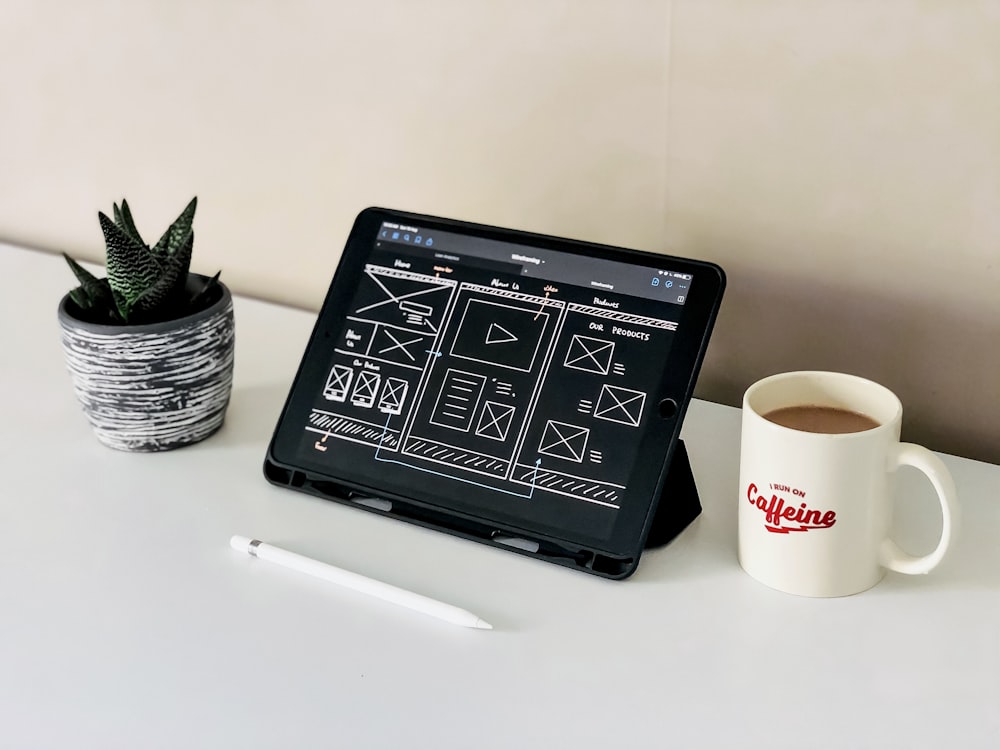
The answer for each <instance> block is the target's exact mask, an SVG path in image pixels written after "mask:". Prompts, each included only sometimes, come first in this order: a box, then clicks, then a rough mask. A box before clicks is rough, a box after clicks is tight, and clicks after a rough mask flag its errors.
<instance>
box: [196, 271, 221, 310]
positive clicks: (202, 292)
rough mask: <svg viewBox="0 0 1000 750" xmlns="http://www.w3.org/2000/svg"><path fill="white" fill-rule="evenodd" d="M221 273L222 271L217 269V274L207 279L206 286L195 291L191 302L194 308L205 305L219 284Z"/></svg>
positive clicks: (198, 308)
mask: <svg viewBox="0 0 1000 750" xmlns="http://www.w3.org/2000/svg"><path fill="white" fill-rule="evenodd" d="M221 274H222V271H216V273H215V276H213V277H212V278H210V279H209V280H208V281H206V282H205V286H203V287H202V288H201V289H199V290H198V291H197V292H195V293H194V295H193V296H192V297H191V302H190V303H189V304H190V306H191V307H192V308H193V309H195V310H200V309H201V308H202V306H203V305H205V303H206V302H207V301H208V298H209V296H210V295H211V294H212V292H213V291H214V290H215V289H216V288H217V287H218V286H219V276H220V275H221Z"/></svg>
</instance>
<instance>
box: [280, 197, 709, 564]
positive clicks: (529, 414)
mask: <svg viewBox="0 0 1000 750" xmlns="http://www.w3.org/2000/svg"><path fill="white" fill-rule="evenodd" d="M374 218H375V219H376V220H377V221H373V220H372V217H369V220H368V226H367V229H366V231H363V232H359V230H358V229H357V228H356V231H355V233H354V234H353V235H352V239H353V243H351V244H349V247H348V250H347V251H345V257H344V260H343V261H342V263H341V269H340V270H338V274H337V278H336V279H335V283H334V288H333V289H332V290H331V295H330V297H329V298H328V300H327V304H326V307H327V308H329V307H331V306H332V307H333V308H335V310H327V309H325V310H324V315H322V317H321V320H320V324H319V326H318V327H317V331H316V333H315V334H314V338H313V341H312V343H311V347H310V349H311V351H310V352H309V355H308V359H309V360H310V362H312V363H313V365H312V366H311V367H309V368H305V369H304V370H303V371H302V372H300V377H299V381H300V382H298V383H297V384H296V389H295V390H296V393H299V394H301V395H300V396H299V398H296V399H292V400H291V401H290V403H289V406H288V408H287V409H286V413H285V414H284V415H283V419H282V426H283V429H282V430H281V431H282V432H283V433H284V434H291V435H294V437H293V438H291V439H290V440H289V439H286V440H284V441H281V443H280V444H281V445H283V446H288V447H289V448H290V450H286V451H285V452H286V453H289V452H290V453H291V454H292V458H293V459H294V463H296V464H302V465H305V466H306V467H307V468H309V469H311V470H313V471H319V472H321V473H322V474H324V475H329V476H331V477H336V478H338V479H341V480H344V481H346V482H348V483H349V484H352V485H356V486H358V487H364V488H369V489H370V490H372V492H373V494H379V493H385V494H387V495H389V496H397V497H407V498H413V499H415V500H419V501H421V502H422V503H425V504H428V505H431V506H438V507H442V508H445V509H448V510H449V511H454V512H456V513H458V514H460V515H463V516H466V517H469V518H475V519H486V520H487V521H493V522H495V523H496V524H498V528H504V529H509V530H512V531H514V532H517V531H523V532H525V533H534V534H540V535H542V536H547V537H550V538H556V539H571V540H573V541H575V542H578V543H581V544H586V545H589V546H595V547H597V548H599V549H606V550H609V551H611V552H615V553H622V552H624V551H626V550H625V548H626V547H628V546H629V545H630V542H628V541H627V540H629V539H634V538H635V537H636V536H637V534H638V530H639V529H640V528H641V526H642V523H643V521H644V519H645V517H646V512H647V511H648V509H649V506H650V499H651V498H650V495H651V493H652V492H653V491H654V490H655V485H656V482H657V480H658V479H659V477H660V474H661V470H662V468H663V460H664V453H665V451H666V448H667V446H666V442H668V441H669V440H670V439H671V438H672V437H673V436H675V434H676V429H677V428H678V425H679V415H678V414H677V413H676V411H677V408H678V404H679V403H683V402H686V399H687V397H688V395H689V394H688V392H687V391H688V390H689V389H690V382H685V377H687V378H688V380H691V379H692V369H694V368H692V365H691V363H690V362H680V363H679V364H677V365H676V366H675V369H676V368H680V369H682V370H684V372H683V373H681V375H682V376H683V377H680V378H675V379H674V380H677V381H679V382H672V380H671V378H670V377H669V371H670V369H671V360H672V353H673V351H674V349H675V345H676V343H677V340H678V337H679V335H680V334H681V333H682V332H683V331H682V326H684V325H685V318H686V316H685V311H686V309H687V307H688V305H689V300H692V299H693V295H696V294H697V291H698V288H699V285H700V284H704V285H705V286H706V287H709V288H711V289H712V290H714V291H713V295H715V296H716V297H717V295H718V293H720V292H721V290H719V288H718V287H719V281H718V277H717V276H716V275H715V274H714V273H713V272H712V271H710V270H708V268H709V267H706V269H703V271H702V272H699V269H698V268H692V267H691V265H690V264H689V263H684V262H680V261H678V262H676V263H671V262H670V259H662V258H658V257H657V256H646V255H642V256H638V254H636V255H628V256H620V257H619V256H618V255H617V254H616V253H615V252H614V251H611V250H606V251H604V252H601V253H596V252H593V251H591V252H587V253H584V252H581V249H580V248H578V247H571V248H568V249H561V248H560V247H559V246H558V242H553V241H549V242H544V243H543V242H531V241H530V239H531V237H532V236H530V235H526V236H525V237H526V238H527V239H523V238H521V237H518V236H517V235H516V234H515V235H514V236H511V237H507V236H503V235H499V236H498V235H491V234H490V233H486V232H482V231H475V230H474V229H471V230H464V229H463V227H462V226H460V225H456V226H453V225H441V224H436V223H435V222H433V221H430V220H427V221H422V220H421V219H423V218H425V217H408V216H406V215H399V216H396V215H393V214H392V213H391V212H382V213H379V214H378V215H377V216H376V217H374ZM348 256H350V257H348ZM637 258H641V260H642V261H644V262H636V260H637ZM654 260H655V261H656V262H655V264H654V263H653V261H654ZM702 275H704V276H705V278H704V279H703V278H701V276H702ZM713 276H714V277H715V278H714V280H713V278H712V277H713ZM698 325H700V326H701V328H702V329H703V328H704V323H699V324H698ZM704 333H705V332H704V330H698V331H697V334H698V339H699V343H700V340H701V339H702V337H703V334H704ZM690 348H691V347H690V346H688V347H687V349H690ZM696 348H697V347H696ZM688 358H689V359H690V355H689V356H688ZM675 375H676V373H675ZM671 389H673V390H671ZM665 399H666V401H665ZM661 403H663V404H665V406H661ZM651 428H652V429H651ZM657 441H658V442H659V446H658V447H657V444H656V443H657ZM642 462H646V464H647V465H645V466H642V465H641V464H642Z"/></svg>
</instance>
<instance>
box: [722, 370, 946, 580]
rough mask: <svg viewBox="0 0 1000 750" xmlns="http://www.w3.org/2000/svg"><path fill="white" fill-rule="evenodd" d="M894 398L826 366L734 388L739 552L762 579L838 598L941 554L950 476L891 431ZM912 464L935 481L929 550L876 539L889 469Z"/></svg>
mask: <svg viewBox="0 0 1000 750" xmlns="http://www.w3.org/2000/svg"><path fill="white" fill-rule="evenodd" d="M902 414H903V407H902V405H901V404H900V401H899V399H898V398H897V397H896V396H895V394H893V393H892V391H890V390H889V389H888V388H885V387H884V386H881V385H879V384H878V383H874V382H872V381H870V380H865V379H864V378H860V377H856V376H853V375H847V374H844V373H835V372H789V373H783V374H780V375H774V376H771V377H769V378H765V379H763V380H761V381H759V382H757V383H755V384H754V385H752V386H750V388H749V389H747V391H746V393H745V394H744V396H743V428H742V436H741V448H740V489H739V493H740V494H739V558H740V564H741V565H742V566H743V568H744V570H746V572H747V573H749V574H750V575H751V576H753V577H754V578H756V579H757V580H759V581H761V582H762V583H765V584H767V585H768V586H771V587H772V588H776V589H779V590H781V591H786V592H788V593H793V594H801V595H804V596H845V595H848V594H855V593H858V592H859V591H864V590H865V589H868V588H870V587H872V586H874V585H875V584H876V583H878V581H879V580H881V578H882V576H883V575H884V574H885V570H887V569H888V570H895V571H899V572H902V573H927V572H929V571H930V570H931V569H933V568H934V567H936V566H937V565H938V564H939V563H940V562H941V560H942V558H943V557H944V554H945V552H946V551H947V549H948V546H949V544H950V543H951V540H952V536H953V528H954V522H955V519H956V517H957V512H958V506H957V500H956V496H955V487H954V482H953V481H952V478H951V475H950V474H949V473H948V470H947V469H946V468H945V466H944V464H943V463H942V462H941V460H940V459H939V458H938V457H937V456H935V455H934V454H933V453H931V452H930V451H929V450H927V449H926V448H923V447H921V446H918V445H913V444H912V443H901V442H900V441H899V432H900V425H901V423H902ZM904 465H907V466H913V467H915V468H917V469H919V470H920V471H922V472H924V474H926V475H927V477H928V478H929V479H930V480H931V482H932V484H933V485H934V487H935V489H936V490H937V494H938V498H939V500H940V503H941V512H942V516H943V528H942V531H941V539H940V541H939V543H938V545H937V548H936V549H935V550H934V551H933V552H931V553H930V554H928V555H924V556H922V557H913V556H910V555H908V554H906V553H905V552H903V551H902V550H901V549H900V548H899V547H898V546H897V545H896V544H895V543H894V542H893V541H892V540H891V539H889V538H888V533H889V528H890V523H891V509H892V503H893V494H894V493H893V490H894V484H895V482H894V474H895V471H896V469H897V468H898V467H900V466H904Z"/></svg>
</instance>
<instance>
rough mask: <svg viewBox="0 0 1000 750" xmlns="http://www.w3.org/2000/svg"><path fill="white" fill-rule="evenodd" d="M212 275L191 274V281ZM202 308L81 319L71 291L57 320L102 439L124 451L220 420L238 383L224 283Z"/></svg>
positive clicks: (176, 443) (202, 431) (214, 426)
mask: <svg viewBox="0 0 1000 750" xmlns="http://www.w3.org/2000/svg"><path fill="white" fill-rule="evenodd" d="M207 281H208V279H207V278H206V277H204V276H201V275H199V274H194V273H192V274H189V275H188V278H187V286H188V287H189V288H190V289H193V288H199V289H200V288H202V287H204V286H205V284H206V282H207ZM213 295H214V298H213V299H212V300H211V303H210V304H209V306H208V307H206V308H205V309H203V310H201V311H199V312H195V313H193V314H191V315H188V316H186V317H183V318H178V319H176V320H170V321H165V322H162V323H151V324H149V325H128V326H118V325H103V324H98V323H90V322H87V321H85V320H81V319H80V316H81V311H80V308H79V307H77V305H76V303H74V302H73V300H72V299H71V298H70V296H69V295H68V294H67V295H66V296H65V297H63V299H62V301H61V302H60V303H59V324H60V327H61V328H62V343H63V349H64V351H65V353H66V363H67V365H68V367H69V371H70V375H71V376H72V378H73V389H74V391H76V395H77V398H78V399H79V400H80V403H81V404H82V406H83V410H84V412H85V413H86V415H87V418H88V419H89V420H90V423H91V425H92V426H93V428H94V432H95V433H96V435H97V438H98V439H99V440H100V441H101V442H102V443H104V444H105V445H107V446H109V447H111V448H116V449H118V450H124V451H136V452H150V451H163V450H170V449H172V448H180V447H181V446H184V445H189V444H191V443H196V442H198V441H199V440H204V439H205V438H207V437H208V436H209V435H211V434H212V433H213V432H215V431H216V430H218V429H219V427H221V426H222V422H223V420H224V419H225V416H226V408H227V407H228V406H229V395H230V391H231V390H232V382H233V355H234V343H235V325H234V320H233V301H232V295H231V294H230V293H229V289H228V288H226V286H225V285H224V284H222V283H219V284H217V286H216V288H215V289H214V290H213Z"/></svg>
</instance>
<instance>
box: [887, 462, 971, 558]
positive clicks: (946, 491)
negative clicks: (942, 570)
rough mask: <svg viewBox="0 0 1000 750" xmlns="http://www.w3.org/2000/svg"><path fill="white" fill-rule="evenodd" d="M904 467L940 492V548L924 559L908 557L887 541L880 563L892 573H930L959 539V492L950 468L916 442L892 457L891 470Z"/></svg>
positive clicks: (893, 543) (894, 544) (890, 541)
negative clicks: (929, 481)
mask: <svg viewBox="0 0 1000 750" xmlns="http://www.w3.org/2000/svg"><path fill="white" fill-rule="evenodd" d="M900 466H912V467H914V468H915V469H919V470H920V471H922V472H923V473H924V474H926V475H927V478H928V479H930V480H931V484H933V485H934V489H935V490H937V494H938V500H939V501H940V502H941V520H942V522H943V523H942V528H941V539H940V541H939V542H938V544H937V548H936V549H935V550H934V551H933V552H931V553H930V554H927V555H924V556H923V557H914V556H913V555H908V554H906V553H905V552H903V550H901V549H900V548H899V545H897V544H896V543H895V542H894V541H892V540H891V539H884V540H883V541H882V547H881V548H880V550H879V562H880V563H881V564H882V565H883V566H884V567H886V568H888V569H889V570H895V571H897V572H899V573H908V574H910V575H913V574H919V573H929V572H930V571H931V570H933V569H934V568H936V567H937V565H938V563H940V562H941V560H942V559H943V558H944V554H945V552H947V551H948V545H949V544H951V540H952V538H953V537H954V536H955V532H956V526H957V524H958V497H957V493H956V492H955V481H954V480H953V479H952V478H951V474H950V473H949V472H948V469H947V467H945V465H944V463H943V462H942V461H941V459H940V458H938V457H937V456H935V455H934V454H933V453H931V452H930V451H929V450H927V449H926V448H924V447H923V446H920V445H914V444H913V443H897V444H896V445H895V446H894V448H893V450H892V451H891V452H890V454H889V470H890V471H895V470H896V469H898V468H899V467H900Z"/></svg>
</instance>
